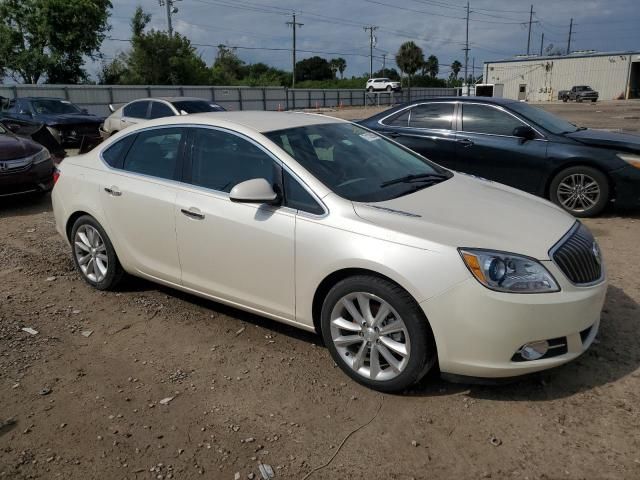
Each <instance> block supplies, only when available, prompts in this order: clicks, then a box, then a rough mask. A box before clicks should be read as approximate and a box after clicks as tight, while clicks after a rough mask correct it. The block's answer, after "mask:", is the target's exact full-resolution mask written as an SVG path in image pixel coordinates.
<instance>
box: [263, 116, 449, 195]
mask: <svg viewBox="0 0 640 480" xmlns="http://www.w3.org/2000/svg"><path fill="white" fill-rule="evenodd" d="M265 135H266V136H267V137H268V138H269V139H270V140H272V141H273V142H275V143H276V144H278V145H279V146H280V147H281V148H282V149H283V150H285V151H286V152H288V153H289V155H291V156H292V157H293V158H294V159H295V160H296V161H297V162H298V163H299V164H300V165H302V166H303V167H304V168H306V169H307V170H308V171H309V172H311V173H312V174H313V175H314V176H315V177H316V178H317V179H318V180H320V181H321V182H322V183H324V184H325V185H326V186H327V187H328V188H329V189H331V190H332V191H333V192H335V193H337V194H338V195H340V196H341V197H343V198H346V199H347V200H352V201H357V202H382V201H385V200H390V199H392V198H396V197H401V196H403V195H407V194H409V193H412V192H415V191H417V190H420V189H422V188H426V187H429V186H431V185H433V184H434V183H438V182H441V181H443V180H446V179H447V178H450V177H451V176H452V175H453V174H452V173H451V172H449V171H448V170H445V169H444V168H442V167H439V166H438V165H435V164H433V163H431V162H429V161H428V160H426V159H424V158H423V157H420V156H419V155H417V154H415V153H412V152H411V151H409V150H406V149H404V148H401V147H399V146H397V145H396V144H394V143H392V142H390V141H389V140H387V139H385V138H384V137H382V136H380V135H378V134H375V133H372V132H370V131H368V130H365V129H364V128H362V127H359V126H357V125H353V124H349V123H330V124H323V125H311V126H308V127H296V128H291V129H287V130H279V131H275V132H268V133H265ZM443 175H444V176H443ZM431 176H433V177H431Z"/></svg>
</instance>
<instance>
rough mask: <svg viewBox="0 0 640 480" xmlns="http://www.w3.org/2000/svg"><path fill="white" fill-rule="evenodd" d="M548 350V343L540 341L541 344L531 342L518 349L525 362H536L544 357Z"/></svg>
mask: <svg viewBox="0 0 640 480" xmlns="http://www.w3.org/2000/svg"><path fill="white" fill-rule="evenodd" d="M548 350H549V342H547V341H546V340H542V341H541V342H532V343H527V344H526V345H523V346H522V348H521V349H520V355H522V358H524V359H525V360H538V359H539V358H542V357H544V356H545V354H546V353H547V351H548Z"/></svg>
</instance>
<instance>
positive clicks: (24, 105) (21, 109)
mask: <svg viewBox="0 0 640 480" xmlns="http://www.w3.org/2000/svg"><path fill="white" fill-rule="evenodd" d="M14 111H15V112H16V113H20V114H22V113H31V105H29V102H27V101H26V100H18V101H17V102H16V108H15V110H14Z"/></svg>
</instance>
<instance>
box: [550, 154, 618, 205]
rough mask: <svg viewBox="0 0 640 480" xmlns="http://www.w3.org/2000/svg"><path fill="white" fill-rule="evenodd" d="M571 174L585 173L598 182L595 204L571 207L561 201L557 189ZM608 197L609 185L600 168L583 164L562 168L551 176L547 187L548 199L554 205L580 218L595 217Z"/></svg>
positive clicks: (607, 200) (607, 201)
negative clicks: (597, 194)
mask: <svg viewBox="0 0 640 480" xmlns="http://www.w3.org/2000/svg"><path fill="white" fill-rule="evenodd" d="M571 175H585V176H587V177H590V178H591V179H592V180H593V181H595V182H596V183H597V184H598V188H599V191H600V195H599V197H598V199H597V200H596V202H595V204H594V205H593V206H591V207H590V208H584V209H580V208H574V209H571V208H569V207H568V206H566V205H564V204H563V203H562V200H561V198H560V193H559V192H558V189H559V187H560V185H561V184H562V183H563V181H564V180H565V179H567V178H568V177H570V176H571ZM609 197H610V187H609V180H608V178H607V176H606V175H605V174H604V173H602V172H601V171H600V170H597V169H595V168H593V167H587V166H584V165H579V166H576V167H570V168H567V169H565V170H562V171H561V172H560V173H558V174H557V175H556V176H555V177H554V178H553V180H552V181H551V185H550V187H549V198H550V200H551V201H552V202H553V203H555V204H556V205H558V206H560V207H562V208H563V209H564V210H566V211H567V212H569V213H570V214H572V215H573V216H574V217H580V218H584V217H595V216H596V215H598V214H599V213H600V212H602V210H604V209H605V207H606V206H607V204H608V203H609V199H610V198H609Z"/></svg>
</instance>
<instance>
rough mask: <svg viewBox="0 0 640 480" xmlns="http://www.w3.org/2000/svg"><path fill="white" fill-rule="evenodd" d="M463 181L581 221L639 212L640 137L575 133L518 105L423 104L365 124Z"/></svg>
mask: <svg viewBox="0 0 640 480" xmlns="http://www.w3.org/2000/svg"><path fill="white" fill-rule="evenodd" d="M360 123H361V124H362V125H364V126H365V127H368V128H370V129H372V130H376V131H378V132H379V133H382V134H383V135H386V136H388V137H391V138H393V139H394V140H396V141H397V142H399V143H402V144H403V145H405V146H407V147H409V148H410V149H412V150H414V151H416V152H418V153H420V154H422V155H424V156H425V157H427V158H429V159H431V160H434V161H435V162H438V163H440V164H441V165H443V166H445V167H448V168H451V169H453V170H457V171H460V172H464V173H469V174H472V175H476V176H479V177H483V178H486V179H489V180H495V181H497V182H500V183H504V184H506V185H510V186H513V187H516V188H519V189H521V190H524V191H527V192H529V193H532V194H534V195H538V196H541V197H544V198H548V199H550V200H551V201H553V202H555V203H556V204H558V205H560V206H561V207H562V208H564V209H565V210H567V211H568V212H570V213H572V214H573V215H575V216H577V217H590V216H594V215H597V214H598V213H600V212H601V211H602V210H603V209H604V208H605V207H606V206H607V204H608V203H609V202H615V204H616V205H618V206H621V207H638V206H640V136H636V135H630V134H623V133H614V132H608V131H604V130H592V129H586V128H584V127H577V126H575V125H573V124H572V123H569V122H567V121H565V120H563V119H561V118H559V117H556V116H555V115H552V114H551V113H548V112H546V111H544V110H542V109H539V108H536V107H532V106H531V105H528V104H526V103H523V102H518V101H515V100H505V99H495V98H484V97H450V98H449V97H447V98H434V99H428V100H419V101H414V102H411V103H407V104H404V105H400V106H398V107H394V108H392V109H389V110H386V111H384V112H382V113H380V114H377V115H374V116H373V117H370V118H368V119H366V120H363V121H361V122H360Z"/></svg>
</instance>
